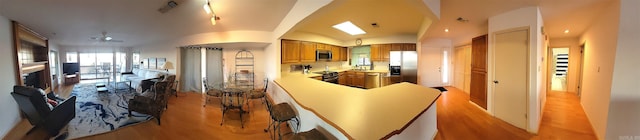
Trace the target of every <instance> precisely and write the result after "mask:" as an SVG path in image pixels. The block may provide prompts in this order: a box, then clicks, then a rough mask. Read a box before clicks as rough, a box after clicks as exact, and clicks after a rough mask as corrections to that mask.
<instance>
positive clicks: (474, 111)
mask: <svg viewBox="0 0 640 140" xmlns="http://www.w3.org/2000/svg"><path fill="white" fill-rule="evenodd" d="M446 88H447V90H448V91H447V92H443V93H442V95H441V96H440V99H438V101H437V104H438V108H437V109H438V135H437V136H436V139H438V140H445V139H446V140H462V139H464V140H471V139H483V140H503V139H504V140H506V139H508V140H526V139H535V140H537V139H541V140H556V139H579V140H591V139H597V138H596V136H595V133H594V132H593V129H592V127H591V124H590V123H589V121H588V120H587V117H586V115H585V113H584V110H583V109H582V106H581V105H580V101H579V99H578V97H577V96H576V95H575V94H571V93H565V92H550V93H548V94H547V103H546V107H545V108H544V113H543V117H542V122H541V125H540V129H539V132H538V134H537V135H535V134H531V133H528V132H526V131H525V130H523V129H519V128H517V127H515V126H513V125H510V124H508V123H506V122H504V121H502V120H499V119H497V118H495V117H493V116H491V115H489V114H487V113H485V112H484V111H483V110H482V109H481V108H479V107H477V106H475V105H473V104H471V103H470V102H468V101H469V94H466V93H464V92H463V91H461V90H459V89H457V88H454V87H446Z"/></svg>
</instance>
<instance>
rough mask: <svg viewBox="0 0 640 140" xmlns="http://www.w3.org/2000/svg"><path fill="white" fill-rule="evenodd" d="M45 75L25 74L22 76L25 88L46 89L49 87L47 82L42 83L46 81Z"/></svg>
mask: <svg viewBox="0 0 640 140" xmlns="http://www.w3.org/2000/svg"><path fill="white" fill-rule="evenodd" d="M43 74H44V72H43V71H36V72H32V73H25V74H23V75H22V81H24V83H23V84H24V85H25V86H28V87H34V88H40V89H45V88H46V87H47V86H46V85H45V82H44V81H42V80H44V79H42V77H43V76H42V75H43ZM41 79H42V80H41Z"/></svg>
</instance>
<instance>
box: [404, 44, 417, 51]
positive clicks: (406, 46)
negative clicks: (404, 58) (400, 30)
mask: <svg viewBox="0 0 640 140" xmlns="http://www.w3.org/2000/svg"><path fill="white" fill-rule="evenodd" d="M402 50H403V51H416V44H410V43H407V44H403V45H402Z"/></svg>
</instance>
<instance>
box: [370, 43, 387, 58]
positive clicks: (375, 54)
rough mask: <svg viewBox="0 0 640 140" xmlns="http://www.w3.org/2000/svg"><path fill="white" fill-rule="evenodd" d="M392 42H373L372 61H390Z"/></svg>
mask: <svg viewBox="0 0 640 140" xmlns="http://www.w3.org/2000/svg"><path fill="white" fill-rule="evenodd" d="M390 50H391V44H372V45H371V52H370V55H371V61H389V51H390Z"/></svg>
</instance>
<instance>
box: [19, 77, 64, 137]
mask: <svg viewBox="0 0 640 140" xmlns="http://www.w3.org/2000/svg"><path fill="white" fill-rule="evenodd" d="M11 95H12V96H13V99H15V100H16V102H17V103H18V106H19V108H20V110H21V111H22V112H23V113H24V115H25V116H26V117H27V119H28V120H29V123H31V125H34V127H33V128H31V130H29V132H27V134H29V133H31V132H32V131H33V130H35V129H36V128H44V129H45V130H46V131H47V133H48V134H49V135H50V136H55V135H57V134H58V133H59V132H60V129H62V128H63V127H65V126H66V125H67V124H68V123H69V121H71V119H73V118H74V117H75V116H76V105H75V103H76V97H75V96H72V97H71V98H69V99H67V100H65V101H63V102H61V103H60V104H58V106H56V107H55V108H53V110H50V109H49V106H48V105H47V102H46V101H44V98H45V97H44V95H42V94H41V93H40V91H38V89H35V88H31V87H25V86H14V87H13V92H11Z"/></svg>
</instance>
